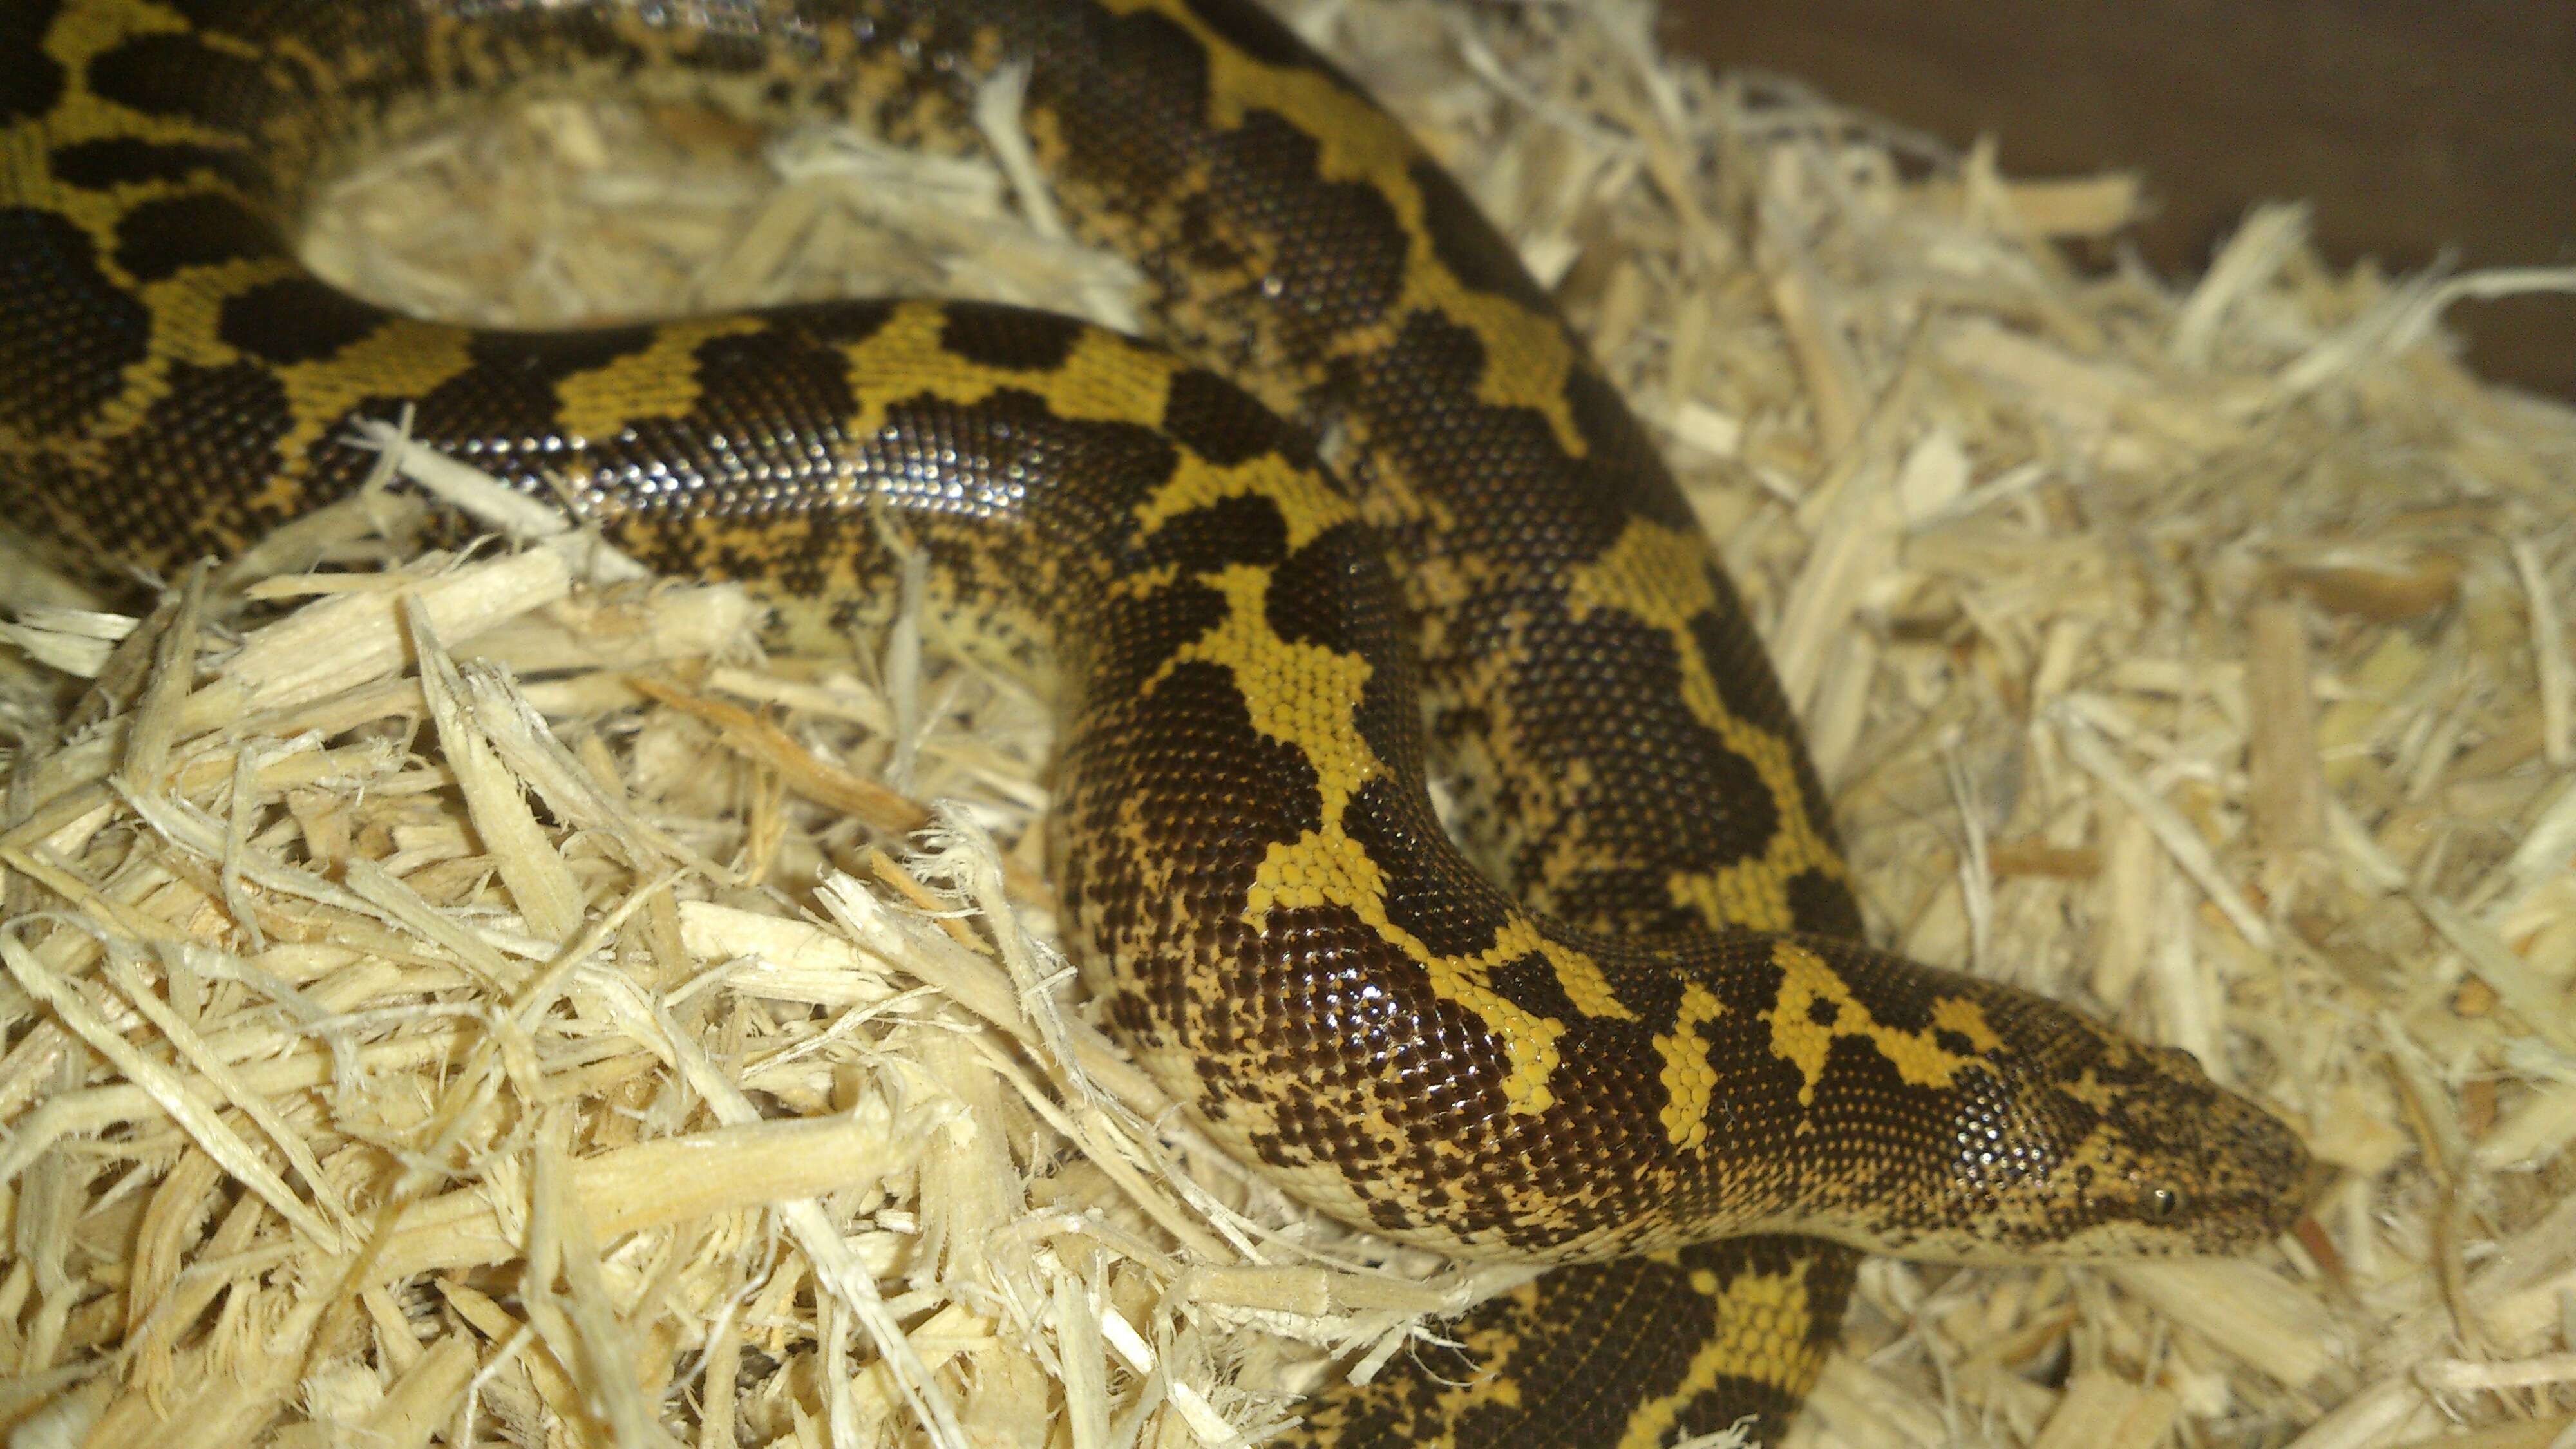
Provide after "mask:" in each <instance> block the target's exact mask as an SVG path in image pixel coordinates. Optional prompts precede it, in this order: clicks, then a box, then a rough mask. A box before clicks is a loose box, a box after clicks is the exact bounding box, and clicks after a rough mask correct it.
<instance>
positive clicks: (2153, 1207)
mask: <svg viewBox="0 0 2576 1449" xmlns="http://www.w3.org/2000/svg"><path fill="white" fill-rule="evenodd" d="M2139 1206H2140V1208H2141V1209H2142V1210H2143V1211H2144V1214H2145V1216H2146V1219H2147V1221H2149V1222H2151V1223H2169V1222H2172V1221H2173V1220H2174V1219H2175V1218H2177V1217H2180V1216H2182V1194H2181V1193H2178V1192H2176V1191H2174V1190H2173V1189H2172V1188H2169V1187H2151V1188H2149V1189H2147V1195H2146V1197H2145V1198H2144V1199H2143V1200H2142V1201H2141V1202H2140V1203H2139Z"/></svg>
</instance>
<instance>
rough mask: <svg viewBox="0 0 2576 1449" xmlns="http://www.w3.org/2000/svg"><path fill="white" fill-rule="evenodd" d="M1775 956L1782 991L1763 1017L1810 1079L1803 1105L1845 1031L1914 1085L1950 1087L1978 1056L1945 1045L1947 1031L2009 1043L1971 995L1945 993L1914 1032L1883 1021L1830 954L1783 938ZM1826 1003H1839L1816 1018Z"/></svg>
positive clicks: (1774, 1045) (1778, 1044) (1780, 1050)
mask: <svg viewBox="0 0 2576 1449" xmlns="http://www.w3.org/2000/svg"><path fill="white" fill-rule="evenodd" d="M1771 960H1772V963H1773V964H1774V965H1777V966H1778V967H1779V968H1780V992H1779V996H1778V998H1777V1000H1776V1001H1775V1002H1774V1004H1773V1005H1772V1008H1771V1009H1770V1010H1769V1011H1766V1012H1764V1013H1763V1016H1764V1017H1765V1018H1766V1019H1767V1020H1769V1021H1770V1023H1771V1050H1772V1051H1773V1052H1774V1053H1776V1054H1778V1055H1779V1056H1781V1057H1783V1058H1785V1059H1786V1060H1788V1061H1789V1062H1790V1063H1792V1064H1794V1065H1795V1066H1796V1067H1797V1068H1798V1075H1799V1076H1800V1077H1801V1078H1802V1079H1803V1080H1802V1081H1801V1083H1800V1085H1799V1087H1798V1104H1799V1105H1800V1106H1813V1105H1815V1100H1816V1084H1817V1083H1818V1082H1820V1081H1822V1080H1824V1076H1825V1059H1826V1057H1827V1056H1828V1055H1830V1054H1831V1053H1832V1051H1833V1048H1834V1043H1835V1042H1836V1041H1838V1040H1841V1039H1842V1038H1845V1037H1853V1038H1857V1039H1859V1040H1862V1041H1866V1042H1868V1043H1870V1044H1871V1045H1872V1046H1875V1047H1877V1048H1878V1052H1879V1055H1881V1056H1883V1057H1885V1058H1887V1061H1888V1064H1889V1065H1891V1066H1893V1067H1895V1068H1896V1075H1897V1076H1898V1077H1899V1078H1901V1079H1903V1081H1904V1082H1905V1084H1906V1085H1907V1086H1909V1087H1933V1088H1946V1087H1948V1086H1950V1085H1951V1083H1952V1082H1953V1081H1954V1080H1955V1079H1956V1078H1957V1076H1958V1073H1959V1070H1960V1069H1961V1068H1962V1067H1965V1066H1967V1065H1969V1064H1970V1063H1971V1062H1972V1061H1974V1060H1975V1058H1973V1057H1969V1056H1965V1055H1962V1054H1961V1053H1958V1052H1954V1051H1951V1050H1950V1049H1949V1048H1947V1047H1945V1046H1943V1045H1941V1042H1940V1037H1939V1034H1940V1033H1941V1032H1944V1031H1950V1032H1956V1033H1957V1034H1958V1035H1959V1036H1960V1037H1962V1038H1964V1039H1965V1040H1966V1041H1967V1042H1968V1043H1969V1045H1970V1046H1972V1047H1974V1048H1975V1049H1976V1050H1978V1051H1980V1052H1987V1051H1993V1050H1995V1049H1996V1048H1998V1047H2000V1046H2002V1045H2003V1038H2002V1037H2000V1036H1997V1035H1996V1034H1995V1030H1994V1028H1993V1027H1991V1026H1989V1025H1987V1023H1986V1013H1985V1011H1984V1010H1983V1009H1982V1008H1980V1007H1979V1006H1978V1005H1977V1004H1976V1003H1975V1002H1973V1001H1970V1000H1969V999H1967V998H1966V997H1964V996H1945V997H1942V998H1941V999H1940V1000H1938V1001H1936V1002H1934V1003H1933V1006H1932V1024H1931V1025H1930V1026H1929V1027H1926V1028H1924V1029H1922V1030H1920V1031H1908V1030H1906V1029H1904V1028H1902V1027H1893V1026H1887V1025H1883V1024H1882V1023H1880V1021H1879V1020H1878V1018H1876V1017H1875V1016H1872V1015H1871V1014H1870V1010H1869V1008H1868V1007H1866V1006H1863V1005H1862V1004H1861V1001H1860V998H1859V997H1857V996H1854V995H1853V994H1852V989H1851V987H1850V986H1849V985H1848V984H1847V983H1845V982H1844V980H1843V978H1842V977H1841V976H1839V975H1837V974H1836V973H1835V971H1834V969H1833V968H1832V967H1830V966H1828V965H1826V964H1825V961H1824V958H1823V957H1821V956H1818V955H1817V954H1816V953H1815V952H1813V951H1810V950H1808V949H1807V948H1806V947H1804V946H1801V945H1798V944H1796V943H1795V942H1791V941H1781V942H1777V943H1775V944H1774V945H1773V946H1772V948H1771ZM1819 1002H1822V1003H1825V1004H1826V1005H1828V1006H1831V1007H1832V1008H1833V1010H1832V1011H1831V1012H1829V1013H1827V1014H1828V1015H1829V1016H1830V1017H1831V1020H1830V1021H1818V1020H1817V1019H1816V1010H1815V1008H1816V1005H1817V1003H1819Z"/></svg>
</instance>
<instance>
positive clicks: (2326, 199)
mask: <svg viewBox="0 0 2576 1449" xmlns="http://www.w3.org/2000/svg"><path fill="white" fill-rule="evenodd" d="M1665 9H1666V14H1665V19H1666V23H1667V30H1668V34H1669V37H1670V39H1671V40H1672V41H1673V42H1674V43H1675V44H1676V45H1677V46H1679V47H1681V48H1682V49H1685V50H1687V51H1690V52H1693V53H1695V54H1698V55H1700V56H1703V57H1705V58H1707V59H1708V60H1710V61H1712V62H1714V63H1716V64H1718V65H1721V66H1726V65H1750V66H1756V67H1760V68H1762V69H1766V70H1775V71H1781V72H1785V73H1788V74H1791V75H1796V76H1800V77H1804V78H1806V79H1808V80H1811V81H1813V82H1815V83H1816V84H1817V85H1819V86H1821V87H1823V88H1824V89H1825V90H1826V91H1827V92H1829V93H1830V94H1832V95H1833V96H1834V97H1835V98H1837V99H1839V100H1843V101H1848V102H1851V103H1853V104H1856V105H1861V106H1866V107H1868V108H1869V109H1871V110H1875V111H1878V112H1880V113H1882V114H1884V115H1887V116H1890V117H1893V118H1895V119H1897V120H1899V121H1902V122H1905V123H1908V124H1911V125H1914V126H1918V127H1921V128H1923V129H1925V130H1929V131H1932V132H1935V133H1937V134H1940V135H1943V136H1946V137H1948V138H1950V139H1951V140H1954V141H1957V142H1960V143H1962V144H1965V143H1966V142H1968V141H1971V140H1973V139H1975V138H1976V137H1977V136H1979V135H1981V134H1990V135H1992V136H1994V137H1995V138H1997V140H1998V142H1999V143H2000V145H2001V148H2002V157H2003V162H2004V165H2005V168H2006V169H2007V170H2008V171H2011V172H2013V173H2015V174H2018V175H2024V176H2040V175H2048V174H2052V173H2065V172H2076V171H2091V170H2098V169H2102V168H2107V167H2118V168H2127V169H2134V170H2138V171H2141V172H2143V173H2144V174H2145V176H2146V180H2147V184H2148V188H2149V194H2150V196H2151V197H2152V198H2153V199H2154V203H2155V205H2156V207H2157V215H2156V216H2155V217H2154V219H2153V220H2151V221H2149V222H2148V223H2147V224H2146V225H2145V226H2144V227H2143V228H2141V230H2140V234H2139V238H2138V240H2139V243H2140V245H2141V247H2142V248H2143V250H2144V251H2145V252H2146V254H2147V255H2148V256H2149V257H2150V258H2151V259H2152V260H2153V261H2154V262H2155V263H2156V264H2157V265H2158V266H2160V267H2162V268H2164V269H2165V270H2166V271H2167V272H2168V273H2169V274H2175V275H2180V274H2187V273H2190V272H2196V271H2198V270H2199V269H2200V268H2201V267H2202V266H2203V265H2204V264H2205V263H2206V262H2207V260H2208V258H2209V255H2210V249H2211V247H2212V246H2213V244H2215V243H2216V242H2217V241H2218V240H2219V239H2220V238H2221V237H2223V236H2225V235H2226V234H2227V232H2228V231H2229V230H2231V229H2232V228H2233V227H2234V226H2235V224H2236V222H2237V220H2238V219H2239V218H2240V217H2242V216H2243V215H2244V213H2245V210H2246V208H2247V207H2248V206H2249V205H2250V204H2252V203H2253V202H2256V201H2262V200H2275V199H2277V200H2296V199H2301V198H2305V199H2306V200H2308V201H2309V202H2310V203H2312V205H2313V207H2314V213H2315V230H2316V236H2317V240H2318V242H2319V243H2320V244H2321V245H2322V246H2323V247H2324V249H2325V250H2326V251H2327V252H2328V253H2329V254H2330V255H2332V256H2334V257H2335V258H2337V259H2339V260H2342V261H2351V260H2354V259H2357V258H2360V257H2364V256H2372V257H2377V258H2378V259H2379V260H2380V261H2381V262H2382V263H2384V264H2385V265H2387V266H2388V267H2389V268H2390V269H2392V270H2399V269H2413V268H2418V267H2422V266H2424V265H2426V264H2428V263H2430V262H2432V261H2433V260H2434V259H2435V258H2436V257H2437V256H2440V255H2442V254H2443V253H2444V251H2445V250H2446V249H2447V250H2448V251H2449V253H2450V255H2452V256H2453V257H2454V258H2455V260H2456V262H2457V264H2458V265H2460V266H2463V267H2485V266H2515V265H2566V264H2570V263H2576V0H1665ZM2448 316H2449V320H2450V322H2451V325H2452V326H2453V327H2454V328H2455V329H2458V330H2463V331H2465V332H2467V333H2468V334H2469V339H2470V342H2469V358H2470V360H2471V362H2472V363H2473V364H2474V365H2475V366H2476V367H2477V368H2478V369H2479V370H2480V371H2481V372H2483V373H2485V374H2486V375H2487V376H2489V377H2493V378H2496V379H2499V380H2504V381H2511V382H2518V383H2521V384H2523V385H2525V386H2528V387H2531V388H2534V389H2538V390H2544V391H2549V392H2554V393H2557V394H2559V395H2561V396H2565V397H2576V297H2567V296H2549V297H2519V298H2512V299H2508V300H2506V301H2502V302H2495V303H2475V302H2470V303H2462V304H2460V305H2459V306H2457V307H2455V308H2453V309H2452V310H2451V312H2450V313H2449V314H2448Z"/></svg>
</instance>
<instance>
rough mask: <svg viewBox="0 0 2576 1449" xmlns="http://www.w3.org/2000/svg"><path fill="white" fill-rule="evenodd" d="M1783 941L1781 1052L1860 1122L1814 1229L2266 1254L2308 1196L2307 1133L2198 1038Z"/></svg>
mask: <svg viewBox="0 0 2576 1449" xmlns="http://www.w3.org/2000/svg"><path fill="white" fill-rule="evenodd" d="M1775 956H1776V960H1777V962H1778V964H1779V965H1780V966H1781V968H1782V984H1781V986H1780V988H1779V993H1778V1003H1777V1005H1775V1007H1774V1008H1773V1010H1772V1012H1771V1013H1770V1014H1769V1021H1770V1022H1771V1024H1772V1027H1773V1032H1774V1034H1773V1050H1774V1051H1775V1052H1776V1053H1779V1054H1781V1055H1783V1056H1785V1057H1789V1058H1792V1059H1798V1060H1802V1061H1803V1062H1805V1063H1807V1064H1809V1065H1810V1066H1812V1067H1813V1068H1814V1069H1815V1070H1814V1071H1813V1072H1812V1074H1811V1075H1810V1076H1809V1078H1808V1080H1809V1081H1810V1082H1811V1084H1812V1086H1813V1089H1814V1102H1815V1117H1814V1119H1815V1120H1821V1119H1823V1118H1826V1117H1828V1116H1830V1117H1831V1118H1832V1120H1834V1121H1835V1122H1837V1123H1850V1124H1854V1135H1853V1139H1852V1140H1847V1141H1844V1142H1841V1143H1838V1144H1836V1145H1835V1146H1834V1147H1832V1148H1828V1149H1826V1150H1825V1151H1824V1152H1822V1153H1821V1154H1820V1155H1821V1156H1823V1157H1824V1158H1825V1159H1826V1160H1827V1161H1829V1162H1834V1163H1835V1165H1836V1166H1838V1167H1839V1168H1840V1169H1841V1170H1839V1171H1832V1170H1828V1171H1826V1172H1822V1173H1819V1174H1818V1177H1819V1179H1824V1178H1831V1179H1832V1180H1833V1181H1832V1185H1831V1186H1830V1187H1829V1188H1827V1189H1826V1190H1825V1191H1823V1192H1822V1193H1820V1194H1818V1198H1822V1199H1825V1200H1826V1202H1825V1203H1823V1204H1821V1206H1823V1208H1824V1210H1823V1211H1821V1212H1816V1214H1815V1217H1814V1218H1813V1219H1811V1222H1812V1223H1813V1226H1809V1227H1807V1228H1806V1229H1805V1230H1808V1231H1814V1230H1816V1228H1817V1227H1823V1228H1824V1230H1825V1231H1827V1232H1829V1233H1831V1234H1832V1235H1833V1236H1836V1237H1840V1238H1842V1239H1843V1240H1844V1241H1847V1242H1850V1243H1852V1244H1853V1245H1854V1246H1857V1247H1862V1248H1866V1249H1868V1250H1870V1251H1873V1252H1884V1253H1891V1254H1894V1255H1896V1256H1899V1257H1908V1258H1918V1259H1932V1260H1940V1261H1952V1262H1986V1263H1991V1262H2031V1261H2046V1260H2066V1259H2079V1258H2105V1257H2170V1256H2176V1255H2183V1254H2206V1253H2235V1252H2243V1251H2247V1250H2249V1249H2252V1248H2255V1247H2258V1246H2260V1245H2261V1244H2263V1243H2265V1242H2268V1241H2270V1240H2271V1239H2272V1238H2273V1237H2275V1236H2277V1235H2279V1234H2280V1233H2281V1232H2282V1231H2284V1230H2285V1229H2287V1228H2288V1227H2289V1226H2290V1225H2291V1224H2292V1223H2293V1222H2296V1221H2297V1220H2298V1217H2299V1215H2300V1214H2301V1213H2302V1212H2303V1211H2305V1208H2306V1204H2307V1201H2308V1199H2309V1197H2310V1196H2311V1195H2312V1189H2313V1184H2312V1182H2311V1181H2310V1178H2311V1175H2312V1169H2311V1166H2310V1159H2309V1156H2308V1152H2307V1149H2306V1147H2305V1146H2303V1145H2302V1144H2301V1143H2300V1141H2299V1138H2298V1135H2297V1134H2296V1133H2294V1132H2293V1131H2292V1130H2291V1129H2290V1127H2289V1125H2288V1124H2286V1123H2284V1122H2283V1121H2281V1119H2279V1118H2278V1117H2275V1116H2273V1115H2272V1114H2271V1113H2270V1112H2268V1111H2266V1110H2264V1109H2263V1108H2262V1107H2260V1106H2257V1105H2256V1104H2255V1103H2253V1102H2252V1101H2249V1100H2248V1099H2246V1098H2245V1097H2242V1096H2240V1095H2238V1094H2237V1093H2235V1092H2232V1091H2230V1090H2228V1089H2227V1088H2225V1087H2223V1086H2220V1085H2219V1084H2218V1083H2216V1082H2214V1081H2212V1080H2210V1077H2209V1074H2208V1073H2207V1072H2206V1071H2204V1070H2202V1068H2201V1065H2200V1063H2199V1061H2198V1060H2196V1059H2195V1058H2194V1057H2193V1056H2192V1055H2191V1054H2190V1053H2189V1052H2185V1051H2180V1050H2177V1049H2174V1048H2171V1047H2151V1046H2147V1045H2145V1044H2143V1043H2140V1042H2137V1041H2134V1040H2132V1039H2130V1038H2129V1037H2126V1036H2123V1035H2121V1034H2120V1033H2118V1032H2115V1031H2112V1030H2110V1029H2109V1028H2107V1027H2104V1026H2101V1025H2099V1024H2098V1023H2096V1022H2094V1021H2092V1020H2090V1019H2088V1018H2086V1017H2084V1016H2082V1015H2080V1014H2078V1013H2076V1012H2074V1011H2070V1010H2068V1009H2067V1008H2065V1007H2063V1006H2061V1005H2058V1004H2057V1003H2055V1002H2052V1001H2049V1000H2047V999H2045V998H2043V997H2039V996H2035V995H2032V994H2030V993H2028V992H2025V991H2020V990H2017V989H2014V988H2012V987H2009V986H2004V985H2001V984H1999V983H1995V982H1988V981H1978V980H1973V979H1971V978H1968V977H1964V976H1959V975H1955V974H1953V973H1950V972H1946V971H1935V970H1932V969H1931V968H1928V967H1924V966H1919V965H1915V964H1913V963H1911V962H1907V961H1903V960H1900V959H1898V958H1895V957H1892V956H1889V955H1887V954H1885V953H1882V952H1877V951H1872V950H1869V949H1868V948H1866V947H1858V946H1852V945H1848V944H1836V945H1831V946H1828V945H1826V944H1824V943H1821V942H1816V941H1813V940H1808V941H1803V942H1800V943H1797V944H1795V945H1792V946H1789V947H1784V948H1782V949H1780V950H1779V951H1777V952H1776V953H1775ZM1790 1028H1795V1029H1794V1030H1791V1029H1790ZM1828 1033H1829V1034H1830V1035H1829V1036H1828V1035H1827V1034H1828ZM1817 1135H1818V1136H1819V1137H1820V1138H1821V1137H1828V1136H1830V1135H1831V1129H1828V1130H1827V1131H1825V1132H1820V1133H1818V1134H1817ZM1819 1206H1820V1204H1819V1202H1818V1201H1817V1199H1816V1198H1811V1199H1810V1200H1809V1202H1808V1208H1809V1210H1810V1211H1814V1210H1816V1209H1817V1208H1818V1207H1819Z"/></svg>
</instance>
